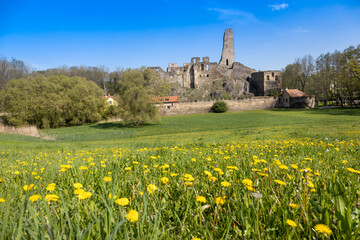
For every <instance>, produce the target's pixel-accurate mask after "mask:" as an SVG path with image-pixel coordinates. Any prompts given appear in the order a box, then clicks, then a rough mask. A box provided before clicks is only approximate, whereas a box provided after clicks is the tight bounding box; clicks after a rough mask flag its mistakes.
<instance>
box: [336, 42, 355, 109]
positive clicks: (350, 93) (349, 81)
mask: <svg viewBox="0 0 360 240" xmlns="http://www.w3.org/2000/svg"><path fill="white" fill-rule="evenodd" d="M339 81H340V84H341V85H342V87H343V89H344V91H345V93H346V97H348V98H349V100H350V103H353V104H355V106H358V105H357V103H356V102H355V101H354V97H355V94H359V93H360V45H358V46H357V48H355V47H353V46H351V47H349V48H347V49H345V51H344V52H343V54H342V59H341V70H340V74H339Z"/></svg>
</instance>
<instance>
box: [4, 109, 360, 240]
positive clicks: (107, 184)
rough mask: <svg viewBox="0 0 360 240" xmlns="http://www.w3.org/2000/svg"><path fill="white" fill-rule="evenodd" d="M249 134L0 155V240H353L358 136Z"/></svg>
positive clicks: (359, 189)
mask: <svg viewBox="0 0 360 240" xmlns="http://www.w3.org/2000/svg"><path fill="white" fill-rule="evenodd" d="M281 114H283V113H281ZM204 116H205V115H204ZM230 116H231V115H230ZM232 116H233V117H236V116H238V115H234V114H233V115H232ZM282 116H283V115H282ZM200 117H201V116H197V118H200ZM325 117H326V116H325ZM340 117H341V116H340ZM340 117H339V116H333V117H331V116H330V117H328V118H340ZM344 119H345V118H344ZM354 120H355V121H356V116H354V117H353V116H350V117H349V116H348V117H347V120H346V121H345V122H346V124H348V123H349V124H353V123H354ZM289 121H290V120H289ZM289 124H294V123H291V122H290V123H289ZM355 124H357V125H358V124H359V122H355ZM340 125H341V123H339V126H340ZM289 126H290V125H289ZM289 126H284V128H286V127H289ZM294 127H295V125H294ZM342 127H343V128H345V129H346V128H347V127H346V126H343V125H342ZM342 127H339V129H342ZM149 128H151V126H150V127H149ZM316 128H317V129H318V125H317V127H316ZM324 128H325V127H324ZM259 129H260V130H261V131H260V133H258V135H259V134H262V135H264V136H266V137H264V138H258V137H256V136H255V137H247V138H239V137H238V136H237V135H234V136H233V137H231V138H230V137H228V138H224V139H221V138H219V139H218V140H217V141H208V142H206V141H199V140H197V141H191V140H190V139H188V143H182V144H180V145H175V144H174V145H167V144H166V141H165V140H164V142H162V143H161V144H160V145H161V146H160V145H159V146H148V147H145V146H144V147H138V146H136V147H134V146H132V145H134V144H130V145H125V144H124V146H119V145H120V144H119V142H117V141H115V140H114V141H112V142H108V143H106V144H102V143H101V142H95V143H89V145H88V146H84V145H81V147H79V146H76V145H75V146H73V147H71V144H70V145H64V143H54V144H52V145H46V143H42V144H40V143H38V145H36V144H35V145H33V146H32V147H30V146H29V145H27V143H25V142H24V143H16V144H15V143H13V144H12V145H11V144H9V145H6V147H3V148H2V150H1V151H0V153H1V155H0V162H1V165H0V219H2V224H1V227H0V235H1V236H0V238H1V239H4V238H5V239H12V238H14V239H359V238H360V230H359V227H358V225H359V219H360V217H359V216H360V210H359V204H360V164H359V157H360V152H359V147H360V141H359V139H358V138H357V137H356V136H357V134H356V133H354V131H355V132H356V131H358V130H359V126H357V127H355V128H353V129H352V130H351V129H349V131H348V132H347V133H346V132H345V131H344V132H343V133H344V135H340V134H339V135H338V136H334V135H331V134H330V133H327V134H324V133H322V134H320V132H316V131H319V129H318V130H316V129H313V130H314V132H313V133H314V135H315V137H312V138H311V137H304V136H301V135H299V136H298V137H296V136H294V134H287V135H286V136H285V135H282V134H281V133H278V136H273V138H269V137H267V136H268V135H267V134H266V131H267V130H266V129H267V126H266V127H263V128H256V129H253V131H255V132H256V131H259ZM309 129H312V128H311V127H309ZM268 131H270V130H268ZM261 132H263V133H261ZM303 133H304V134H305V132H303ZM298 134H301V132H300V133H298ZM306 134H309V133H307V132H306ZM346 134H347V135H346ZM258 135H257V136H258ZM182 136H183V135H182ZM222 136H226V134H224V135H222ZM256 138H258V139H256ZM183 140H184V141H185V140H186V139H185V137H183ZM124 141H128V139H125V140H124ZM138 141H141V139H140V137H139V139H138ZM2 143H4V141H3V142H2ZM21 144H22V145H23V146H28V147H27V148H26V147H19V146H20V145H21ZM82 144H84V143H82ZM116 144H119V145H116ZM141 144H143V145H148V144H146V143H145V142H142V143H141ZM72 145H74V143H72ZM3 146H5V145H3Z"/></svg>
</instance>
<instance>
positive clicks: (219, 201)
mask: <svg viewBox="0 0 360 240" xmlns="http://www.w3.org/2000/svg"><path fill="white" fill-rule="evenodd" d="M215 203H217V204H220V205H223V204H224V203H225V196H224V197H217V198H216V199H215Z"/></svg>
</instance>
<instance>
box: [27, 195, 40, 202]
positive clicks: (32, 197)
mask: <svg viewBox="0 0 360 240" xmlns="http://www.w3.org/2000/svg"><path fill="white" fill-rule="evenodd" d="M39 199H41V196H40V195H32V196H30V197H29V200H30V201H32V202H36V201H38V200H39Z"/></svg>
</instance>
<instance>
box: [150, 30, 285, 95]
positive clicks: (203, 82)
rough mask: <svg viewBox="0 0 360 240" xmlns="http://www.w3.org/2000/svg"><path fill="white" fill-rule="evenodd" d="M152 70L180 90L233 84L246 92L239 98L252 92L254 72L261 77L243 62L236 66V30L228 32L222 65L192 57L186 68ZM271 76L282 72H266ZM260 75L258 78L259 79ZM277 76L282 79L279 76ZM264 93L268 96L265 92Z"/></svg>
mask: <svg viewBox="0 0 360 240" xmlns="http://www.w3.org/2000/svg"><path fill="white" fill-rule="evenodd" d="M150 69H153V70H155V71H156V72H158V73H159V74H160V77H161V78H166V79H168V80H169V81H170V82H173V83H178V84H179V85H180V86H182V87H186V88H199V87H202V86H208V85H209V83H214V82H215V81H217V80H222V79H228V80H232V81H233V82H234V84H235V85H237V86H238V87H237V88H239V89H242V90H241V91H239V94H240V93H243V94H246V93H248V92H249V89H250V87H249V82H247V80H249V79H252V78H251V76H252V74H253V73H254V72H255V73H256V74H257V72H256V71H255V70H254V69H251V68H249V67H247V66H245V65H243V64H241V63H239V62H235V50H234V32H233V30H232V28H229V29H226V30H225V33H224V36H223V48H222V53H221V59H220V61H219V63H217V62H210V58H209V57H202V61H201V59H200V57H192V58H191V59H190V62H189V63H183V66H182V67H180V66H178V64H177V63H169V65H168V67H167V70H166V72H165V71H164V70H163V69H161V68H160V67H151V68H150ZM268 72H269V73H268ZM271 72H278V71H267V72H266V74H265V75H266V76H267V75H269V76H271V77H270V78H271V79H272V74H271ZM256 74H255V75H254V76H257V75H256ZM276 75H277V76H280V74H278V73H277V74H276ZM261 76H263V75H261ZM261 76H260V75H259V79H261ZM274 78H275V76H274ZM254 79H255V80H254V81H253V83H254V84H256V83H258V82H259V83H260V82H261V81H260V80H259V81H258V80H256V79H258V78H254ZM270 85H271V84H268V86H269V88H271V86H270ZM273 85H274V84H273ZM275 85H276V84H275ZM262 86H264V84H262ZM260 88H261V86H260ZM262 88H263V87H262ZM260 92H261V91H260ZM262 92H265V90H263V91H262Z"/></svg>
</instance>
